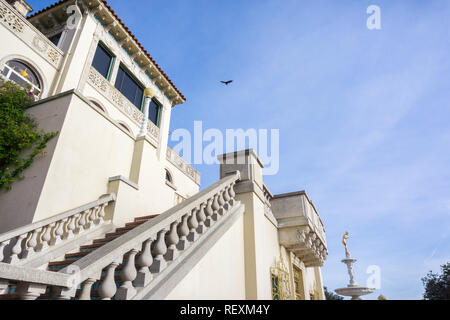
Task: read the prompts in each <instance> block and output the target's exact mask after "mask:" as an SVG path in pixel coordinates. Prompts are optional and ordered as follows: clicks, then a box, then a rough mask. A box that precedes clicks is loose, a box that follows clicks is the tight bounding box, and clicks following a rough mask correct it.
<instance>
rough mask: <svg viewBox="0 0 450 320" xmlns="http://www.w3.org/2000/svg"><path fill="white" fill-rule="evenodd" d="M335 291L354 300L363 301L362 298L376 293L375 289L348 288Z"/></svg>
mask: <svg viewBox="0 0 450 320" xmlns="http://www.w3.org/2000/svg"><path fill="white" fill-rule="evenodd" d="M334 291H335V292H336V293H337V294H339V295H341V296H346V297H352V300H362V299H361V298H360V297H361V296H365V295H366V294H371V293H372V292H374V291H375V288H369V287H360V286H348V287H347V288H340V289H336V290H334Z"/></svg>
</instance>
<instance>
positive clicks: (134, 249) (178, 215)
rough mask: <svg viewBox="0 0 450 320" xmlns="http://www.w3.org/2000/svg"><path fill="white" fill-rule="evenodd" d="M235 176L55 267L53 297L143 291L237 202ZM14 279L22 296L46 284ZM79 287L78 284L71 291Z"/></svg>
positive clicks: (126, 295) (124, 295)
mask: <svg viewBox="0 0 450 320" xmlns="http://www.w3.org/2000/svg"><path fill="white" fill-rule="evenodd" d="M239 179H240V174H239V172H236V173H234V174H232V175H230V176H227V177H225V178H223V179H221V180H220V181H218V182H216V183H215V184H213V185H211V186H210V187H208V188H206V189H205V190H203V191H201V192H199V193H198V194H196V195H195V196H193V197H191V198H189V199H187V200H185V201H184V202H183V203H180V204H178V205H176V206H175V207H173V208H172V209H169V210H168V211H166V212H164V213H162V214H161V215H159V216H157V217H155V218H153V219H150V220H149V221H147V222H145V223H143V224H141V225H139V226H138V227H136V228H134V229H133V230H131V231H129V232H127V233H126V234H124V235H122V236H120V237H118V238H116V239H115V240H113V241H111V242H109V243H107V244H105V245H104V246H102V247H101V248H99V249H97V250H95V251H93V252H92V253H90V254H88V255H87V256H85V257H83V258H81V259H80V260H77V261H75V262H74V263H72V264H71V265H69V266H68V267H66V268H65V269H63V270H61V271H60V272H57V273H55V274H56V275H57V277H58V279H59V278H61V279H59V280H58V281H59V282H58V283H59V284H56V285H52V284H51V283H48V286H51V287H52V295H53V296H52V297H53V298H54V299H57V300H68V299H73V298H76V299H79V300H90V299H91V298H92V297H91V293H92V292H93V291H94V290H95V291H96V293H97V294H98V296H99V297H100V298H101V299H102V300H111V299H115V300H129V299H133V297H136V296H137V295H138V294H142V292H143V289H144V288H145V287H149V286H151V285H152V284H154V283H157V282H158V281H163V280H161V279H163V277H162V276H161V277H158V276H159V275H162V274H164V272H165V270H166V269H169V268H170V267H172V266H173V265H174V264H176V263H177V262H178V263H183V260H182V259H183V257H185V255H184V254H186V255H187V254H189V253H190V250H195V248H196V246H197V243H199V242H201V241H202V239H203V238H206V236H207V235H208V234H209V233H210V232H214V231H215V230H217V229H216V227H217V226H220V224H221V223H222V221H226V220H227V218H228V216H229V215H227V214H228V213H230V212H234V211H233V210H234V209H235V208H241V205H240V203H239V202H238V201H236V200H235V196H236V193H235V191H234V186H235V184H236V182H237V181H238V180H239ZM242 211H243V210H242ZM230 217H232V216H230ZM180 259H181V260H180ZM1 265H2V264H1V263H0V271H1ZM74 270H75V271H76V272H74ZM44 276H47V273H45V274H44ZM0 278H1V272H0ZM69 280H70V281H69ZM33 281H34V282H33ZM68 283H70V284H68ZM15 285H16V286H17V287H16V288H17V289H16V292H17V294H18V295H19V296H20V298H21V299H29V300H31V299H36V298H38V297H39V296H40V295H41V294H43V293H44V292H45V290H46V285H45V281H42V280H40V281H37V280H33V279H28V278H27V280H24V281H18V282H17V281H16V282H15ZM7 286H8V280H7V279H3V280H2V279H0V294H2V290H3V292H5V290H7ZM5 287H6V289H5ZM78 287H80V288H81V290H80V293H79V294H78V295H76V292H77V288H78ZM2 288H3V289H2ZM94 288H95V289H94Z"/></svg>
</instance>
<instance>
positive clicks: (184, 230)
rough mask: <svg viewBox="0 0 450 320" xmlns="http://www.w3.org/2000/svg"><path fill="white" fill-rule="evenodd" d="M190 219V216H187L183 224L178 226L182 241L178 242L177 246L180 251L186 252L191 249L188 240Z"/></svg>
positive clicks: (182, 221) (183, 219)
mask: <svg viewBox="0 0 450 320" xmlns="http://www.w3.org/2000/svg"><path fill="white" fill-rule="evenodd" d="M188 218H189V214H185V215H184V216H183V218H182V220H181V223H180V224H179V225H178V235H179V236H180V241H178V246H177V248H178V250H186V249H187V248H188V247H189V241H188V240H187V236H188V235H189V227H188V223H187V221H188Z"/></svg>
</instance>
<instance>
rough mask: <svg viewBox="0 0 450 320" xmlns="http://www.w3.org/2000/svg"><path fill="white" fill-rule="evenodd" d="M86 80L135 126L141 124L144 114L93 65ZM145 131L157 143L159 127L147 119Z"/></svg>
mask: <svg viewBox="0 0 450 320" xmlns="http://www.w3.org/2000/svg"><path fill="white" fill-rule="evenodd" d="M88 82H89V83H90V84H91V85H92V86H93V87H94V88H96V89H97V90H98V91H99V92H100V93H101V94H102V95H103V96H104V97H105V98H106V99H108V100H109V101H110V102H111V103H112V104H113V105H114V106H115V107H116V108H117V109H119V110H120V111H121V112H122V113H123V114H125V115H126V116H127V117H128V118H129V119H130V120H132V121H133V122H134V123H135V124H136V125H137V126H139V127H140V126H141V124H142V120H143V119H144V114H143V113H142V112H141V111H139V110H138V109H137V108H136V106H135V105H134V104H132V103H131V102H130V101H129V100H128V99H127V98H126V97H125V96H124V95H123V94H122V93H121V92H120V91H119V90H117V89H116V88H115V87H114V86H113V85H112V84H111V83H110V82H109V81H108V80H106V79H105V78H104V77H103V76H102V75H101V74H100V73H98V71H97V70H95V68H93V67H91V68H90V70H89V77H88ZM147 131H148V135H149V137H151V138H152V139H153V141H154V142H155V143H158V138H159V128H158V127H157V126H156V125H155V124H154V123H153V122H151V121H148V127H147Z"/></svg>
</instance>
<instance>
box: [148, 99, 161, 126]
mask: <svg viewBox="0 0 450 320" xmlns="http://www.w3.org/2000/svg"><path fill="white" fill-rule="evenodd" d="M159 112H160V105H159V104H158V103H157V102H156V101H155V100H152V101H151V102H150V108H149V110H148V118H149V119H150V121H151V122H153V123H154V124H156V125H157V126H159V123H158V122H159V121H158V120H159Z"/></svg>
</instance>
